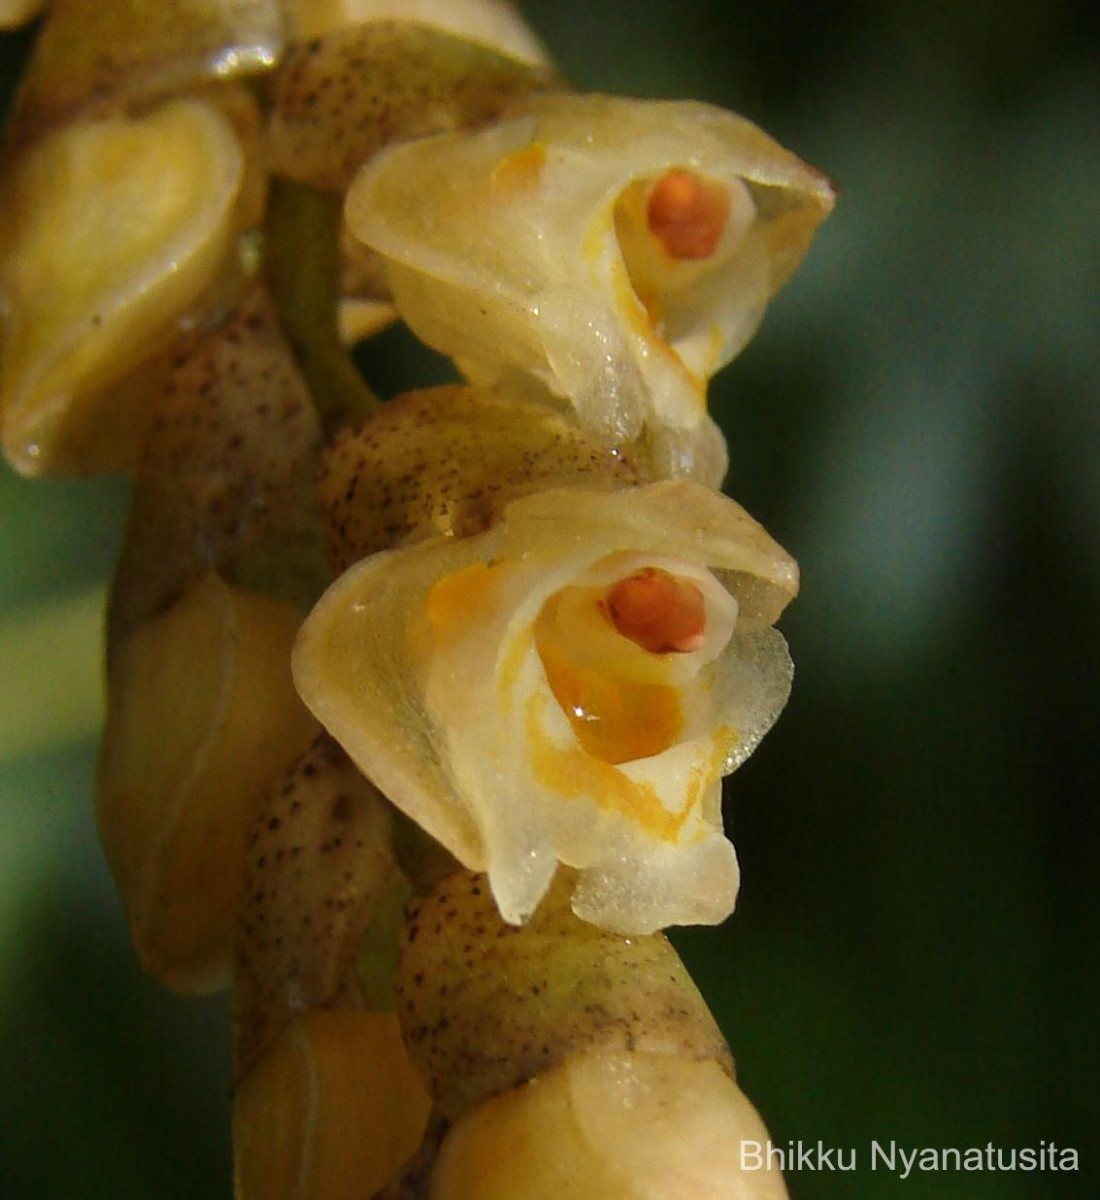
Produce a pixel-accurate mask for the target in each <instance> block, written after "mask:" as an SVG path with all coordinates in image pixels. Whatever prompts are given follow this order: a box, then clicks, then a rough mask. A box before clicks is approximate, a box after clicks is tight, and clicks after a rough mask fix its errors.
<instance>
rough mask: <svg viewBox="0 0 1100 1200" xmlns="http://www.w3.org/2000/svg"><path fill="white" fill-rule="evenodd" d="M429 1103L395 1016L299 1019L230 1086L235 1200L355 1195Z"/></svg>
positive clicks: (377, 1183)
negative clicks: (234, 1089)
mask: <svg viewBox="0 0 1100 1200" xmlns="http://www.w3.org/2000/svg"><path fill="white" fill-rule="evenodd" d="M430 1106H431V1102H430V1101H429V1099H428V1096H427V1094H426V1092H425V1091H424V1087H423V1084H422V1083H421V1082H420V1079H419V1077H418V1076H417V1074H416V1071H415V1070H414V1069H413V1067H412V1066H411V1064H410V1063H409V1060H408V1057H407V1055H406V1053H405V1048H404V1046H403V1045H402V1042H401V1035H400V1032H399V1030H398V1027H397V1019H396V1018H395V1017H393V1016H392V1015H390V1014H385V1013H369V1012H360V1011H357V1010H354V1009H335V1010H325V1009H316V1010H314V1011H312V1012H308V1013H305V1014H304V1015H303V1016H301V1017H298V1018H297V1019H296V1020H295V1021H293V1022H292V1024H291V1025H290V1026H289V1027H288V1029H287V1030H286V1032H285V1033H284V1034H283V1035H282V1037H281V1038H280V1039H279V1040H278V1041H277V1042H276V1043H275V1045H274V1046H273V1047H272V1048H271V1049H270V1050H269V1051H268V1052H267V1053H266V1054H265V1055H264V1056H263V1057H262V1058H261V1059H260V1061H259V1062H258V1063H257V1064H256V1065H255V1067H253V1069H252V1070H251V1071H250V1072H249V1073H248V1074H247V1075H246V1076H245V1078H244V1079H243V1080H242V1081H241V1083H240V1084H239V1086H238V1088H237V1093H236V1096H235V1097H234V1102H233V1147H234V1159H235V1167H234V1174H235V1195H236V1197H237V1200H363V1197H367V1196H373V1195H374V1194H375V1193H376V1192H378V1191H379V1190H380V1189H381V1188H383V1187H385V1186H386V1185H387V1184H388V1183H390V1182H391V1181H392V1180H393V1179H394V1177H395V1176H396V1175H397V1174H398V1172H399V1171H400V1169H401V1167H402V1166H403V1165H404V1163H405V1162H406V1161H408V1159H410V1158H411V1157H412V1156H413V1155H414V1154H415V1153H416V1151H417V1148H418V1147H419V1145H420V1142H421V1139H422V1138H423V1136H424V1130H425V1127H426V1125H427V1120H428V1113H429V1109H430Z"/></svg>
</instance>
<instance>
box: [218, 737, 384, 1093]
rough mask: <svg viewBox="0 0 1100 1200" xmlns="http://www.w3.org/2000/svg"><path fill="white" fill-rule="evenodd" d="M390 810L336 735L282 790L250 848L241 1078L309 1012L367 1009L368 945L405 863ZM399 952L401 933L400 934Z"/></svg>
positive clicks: (238, 975)
mask: <svg viewBox="0 0 1100 1200" xmlns="http://www.w3.org/2000/svg"><path fill="white" fill-rule="evenodd" d="M390 812H391V810H390V809H389V806H388V805H387V804H386V803H385V801H384V800H383V799H382V797H381V796H379V794H378V793H377V791H376V790H375V789H374V788H373V787H372V786H371V785H370V784H369V783H368V782H367V780H365V779H364V778H363V776H362V775H361V774H360V773H359V772H358V771H357V770H356V769H355V767H354V766H352V764H351V763H350V762H349V761H348V759H347V757H346V756H345V755H344V753H343V751H341V750H340V748H339V747H338V746H337V745H336V744H335V743H334V742H332V741H331V739H329V738H327V737H324V736H322V737H320V738H318V739H317V740H316V741H315V742H314V743H313V745H312V746H310V748H309V749H308V750H307V751H306V752H305V754H303V755H302V757H301V758H300V759H299V760H298V761H297V762H296V763H295V764H294V766H293V767H292V769H291V770H290V771H289V772H288V774H287V775H286V776H285V778H284V779H283V780H282V781H281V782H280V783H279V784H277V785H276V786H275V787H274V788H273V789H272V792H271V795H270V797H269V799H268V800H267V802H266V803H265V804H264V806H263V808H262V809H261V811H260V814H259V818H258V820H257V821H256V824H255V826H254V828H253V830H252V832H251V835H250V837H249V842H248V858H247V866H246V868H245V874H244V884H243V888H242V891H243V899H242V902H241V915H240V924H239V928H238V935H237V952H236V964H235V988H236V1005H235V1008H236V1020H235V1025H236V1031H237V1039H236V1041H237V1062H238V1070H239V1071H240V1072H241V1073H243V1072H244V1071H247V1070H248V1068H249V1067H250V1066H251V1064H252V1063H253V1062H254V1061H255V1060H256V1059H257V1058H258V1057H259V1055H260V1054H261V1053H262V1051H263V1050H264V1049H265V1048H266V1047H267V1046H268V1045H269V1044H270V1043H271V1042H272V1041H273V1040H274V1038H275V1037H276V1036H277V1035H278V1033H279V1032H280V1031H281V1030H282V1029H283V1028H284V1027H285V1026H286V1024H287V1023H288V1022H289V1021H290V1020H291V1019H292V1018H293V1017H294V1016H295V1015H297V1014H299V1013H301V1012H304V1011H305V1010H307V1009H310V1008H320V1007H332V1006H334V1005H339V1006H344V1007H362V1003H363V1000H364V997H363V995H362V988H361V986H360V984H359V979H358V974H357V969H356V968H357V962H358V957H359V949H360V945H361V943H362V941H363V938H364V935H365V933H366V931H367V929H368V928H369V927H370V926H371V925H372V923H373V922H374V921H375V918H376V915H377V911H378V909H379V907H380V906H381V905H382V902H383V900H384V899H385V898H386V897H387V895H388V893H390V892H393V891H395V890H400V891H401V893H402V895H404V893H405V891H406V889H405V888H404V887H403V886H402V881H401V878H400V875H399V873H398V871H397V868H396V867H395V866H394V860H393V848H392V833H391V821H390ZM393 953H394V956H396V933H394V934H393Z"/></svg>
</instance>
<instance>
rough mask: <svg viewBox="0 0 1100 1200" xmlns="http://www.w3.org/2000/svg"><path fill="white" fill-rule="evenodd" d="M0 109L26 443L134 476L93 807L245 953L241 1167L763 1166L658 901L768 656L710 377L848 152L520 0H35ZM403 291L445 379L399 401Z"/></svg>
mask: <svg viewBox="0 0 1100 1200" xmlns="http://www.w3.org/2000/svg"><path fill="white" fill-rule="evenodd" d="M34 7H35V6H33V5H29V4H20V3H16V4H15V5H14V6H11V5H9V6H7V8H5V9H3V10H0V19H2V20H5V21H7V22H9V23H14V22H16V21H17V20H19V19H21V18H26V17H28V16H29V15H31V13H32V11H33V9H34ZM4 153H5V157H4V160H3V171H4V175H5V186H4V189H3V193H2V199H0V315H2V320H3V324H2V341H0V396H2V405H3V408H2V413H3V425H2V437H3V446H4V451H5V454H6V455H7V457H8V459H9V461H10V462H11V463H12V464H13V465H14V466H15V467H16V469H17V470H20V471H21V472H23V473H25V474H28V475H37V474H43V473H48V472H61V473H78V474H87V473H93V472H100V471H120V470H121V471H126V472H129V473H131V474H132V476H133V479H134V491H133V501H132V510H131V515H130V519H129V524H128V527H127V531H126V537H125V542H124V547H123V551H122V557H121V562H120V564H119V568H118V571H117V574H116V577H115V581H114V587H113V591H112V596H111V602H110V611H109V614H108V647H107V674H108V684H109V701H108V717H107V726H106V731H105V737H104V743H103V751H102V758H101V769H100V798H99V810H98V817H99V826H100V831H101V835H102V840H103V844H104V848H105V851H106V854H107V857H108V860H109V862H110V865H111V868H112V871H113V873H114V875H115V878H116V880H117V882H118V885H119V888H120V890H121V892H122V896H123V899H124V901H125V904H126V907H127V910H128V913H129V919H130V925H131V932H132V937H133V942H134V946H135V949H136V951H137V953H138V955H139V957H140V959H141V962H142V964H143V966H144V967H145V968H146V970H148V971H149V972H150V973H151V974H152V975H153V976H155V977H156V978H157V979H159V980H161V981H162V982H164V983H165V984H167V985H169V986H171V987H174V988H177V989H179V990H182V991H190V992H199V991H209V990H214V989H217V988H220V987H224V986H231V987H232V988H233V991H234V997H235V1035H236V1064H235V1070H236V1077H237V1084H236V1090H235V1115H234V1141H235V1148H236V1163H237V1165H236V1188H237V1194H238V1196H239V1197H241V1198H242V1200H260V1198H263V1200H269V1198H272V1197H281V1196H286V1197H291V1196H294V1197H316V1198H317V1200H329V1198H336V1197H341V1198H342V1197H348V1198H351V1197H361V1198H364V1200H365V1198H367V1197H372V1196H375V1197H381V1198H387V1197H388V1198H390V1200H397V1198H400V1197H404V1198H406V1200H412V1198H413V1197H431V1198H433V1200H497V1198H500V1200H505V1198H513V1197H514V1198H535V1197H551V1196H554V1197H558V1196H560V1195H568V1196H576V1197H593V1198H595V1197H599V1198H600V1200H605V1198H606V1200H612V1198H622V1200H627V1198H631V1197H637V1198H643V1197H644V1198H646V1200H657V1198H668V1200H671V1198H674V1197H688V1196H691V1197H714V1198H715V1200H717V1198H719V1197H722V1198H728V1197H741V1196H744V1197H773V1196H782V1195H785V1192H784V1187H783V1182H782V1179H781V1178H780V1177H779V1176H778V1175H777V1174H776V1173H774V1172H771V1171H759V1172H755V1173H745V1172H742V1170H741V1167H740V1163H739V1157H738V1153H737V1147H738V1145H739V1142H740V1139H742V1138H746V1137H748V1138H759V1137H760V1136H761V1135H762V1132H763V1128H762V1126H761V1124H760V1121H759V1118H758V1117H757V1116H756V1114H755V1112H754V1111H753V1109H752V1108H751V1106H750V1105H749V1103H748V1101H747V1100H746V1099H745V1097H744V1096H743V1094H742V1093H741V1092H740V1090H739V1089H738V1088H737V1086H736V1084H735V1082H734V1073H733V1062H732V1058H731V1057H730V1054H729V1051H728V1049H727V1047H726V1045H725V1042H724V1040H723V1039H722V1036H721V1034H720V1033H719V1031H718V1029H717V1026H716V1025H715V1023H714V1020H713V1018H712V1017H711V1015H710V1013H709V1012H708V1010H707V1008H706V1005H705V1003H704V1002H703V1000H702V998H701V996H700V995H699V993H698V991H697V990H696V989H695V987H694V986H693V984H692V983H691V980H690V979H689V977H688V976H687V974H686V972H685V970H684V968H683V965H682V964H681V963H680V961H679V959H678V958H677V956H676V954H675V952H674V951H673V949H672V948H671V946H670V944H669V943H668V942H667V940H666V939H665V938H664V936H663V934H662V933H661V932H660V931H661V930H662V929H664V928H666V927H668V926H670V925H682V924H700V923H702V924H713V923H717V922H720V921H722V920H723V919H724V918H725V917H727V916H728V915H729V913H730V912H731V911H732V909H733V907H734V902H735V899H736V895H737V889H738V879H739V876H738V866H737V860H736V857H735V854H734V850H733V847H732V845H731V844H730V843H729V841H728V840H727V839H726V838H725V836H724V833H723V829H722V817H721V791H720V789H721V779H722V777H723V776H724V775H726V774H728V773H729V772H730V771H732V770H734V769H735V768H736V767H737V766H738V765H740V763H741V762H743V761H744V759H745V758H746V757H747V756H748V755H749V754H750V753H751V752H752V750H753V749H754V748H755V746H756V744H757V743H758V742H759V740H760V739H761V737H762V736H763V735H764V734H765V733H766V732H767V730H768V729H769V728H770V727H771V725H772V723H773V722H774V721H775V719H776V718H777V716H778V715H779V712H780V711H781V709H782V708H783V705H784V703H785V702H786V698H787V693H788V690H789V686H790V679H791V665H790V659H789V657H788V654H787V649H786V645H785V642H784V640H783V638H782V637H781V636H780V634H779V633H778V632H777V631H776V629H775V627H774V626H775V621H776V619H777V618H778V617H779V615H780V613H781V612H782V610H783V609H784V607H785V606H786V604H787V603H788V602H789V601H790V600H791V599H792V598H793V597H794V595H795V593H796V591H797V587H798V572H797V567H796V564H795V563H794V561H793V560H792V559H791V557H790V556H789V555H788V554H787V553H786V552H785V551H784V550H783V549H782V548H781V547H780V546H779V545H777V544H776V543H775V542H774V541H773V540H772V539H771V538H770V537H769V535H768V534H767V532H766V531H765V530H764V529H763V528H762V527H761V526H760V525H759V524H757V523H756V522H755V521H754V520H753V519H752V518H751V517H750V516H749V515H748V514H747V513H746V512H745V511H744V510H743V509H742V508H740V507H739V506H738V505H737V504H735V503H734V502H733V501H732V500H730V499H728V498H726V497H725V496H723V495H722V494H721V493H720V492H719V491H718V490H717V488H718V487H719V486H720V484H721V480H722V477H723V475H724V472H725V466H726V453H725V445H724V442H723V439H722V437H721V434H720V433H719V431H718V429H717V427H716V426H715V424H714V423H713V422H712V421H711V419H710V417H709V416H708V414H707V409H706V390H707V383H708V380H709V379H710V377H711V375H712V374H713V373H714V372H715V371H716V370H718V368H720V367H721V366H723V365H724V364H725V363H726V362H728V361H729V360H730V359H731V358H732V357H733V356H734V355H736V354H737V353H738V351H739V350H740V349H741V348H742V347H743V346H744V345H745V343H746V342H747V341H748V339H749V338H750V337H751V336H752V334H753V333H754V331H755V329H756V327H757V325H758V324H759V322H760V319H761V317H762V315H763V312H764V309H765V307H766V305H767V303H768V301H769V299H770V298H771V297H772V296H773V295H774V294H775V292H776V291H777V290H778V289H779V288H780V287H781V286H782V284H783V283H784V282H785V281H786V279H787V277H788V276H789V275H790V273H791V272H792V271H793V269H794V268H795V266H796V265H797V263H798V261H799V260H800V259H801V257H802V256H803V254H804V253H805V251H806V249H807V247H808V244H809V242H810V240H811V238H812V236H813V233H814V230H815V228H816V226H817V225H818V223H819V222H820V221H821V220H822V219H823V218H824V217H825V216H826V215H827V214H828V212H829V210H830V208H831V206H832V202H833V193H832V189H831V187H830V185H829V183H828V182H827V180H825V179H824V177H823V176H821V175H820V174H818V173H817V172H815V171H813V170H812V169H810V168H809V167H807V166H806V165H805V164H803V163H802V162H800V161H799V160H798V159H797V158H795V157H794V156H793V155H791V154H789V153H788V152H787V151H785V150H783V149H782V148H780V147H779V146H778V145H776V144H775V143H774V142H773V141H771V139H769V138H768V137H767V136H766V135H765V134H763V133H762V132H761V131H760V130H759V129H757V128H756V127H754V126H753V125H751V124H750V123H749V122H747V121H745V120H743V119H741V118H739V117H735V116H733V115H731V114H729V113H725V112H721V111H718V110H716V109H714V108H711V107H709V106H707V105H703V104H695V103H672V102H662V103H655V102H643V101H636V100H627V99H621V98H612V97H606V96H585V95H581V94H577V93H575V92H573V91H570V90H569V89H568V88H567V87H566V85H565V83H564V81H563V80H562V79H561V78H560V77H559V76H558V74H557V73H556V72H555V70H554V68H553V66H552V65H551V64H550V62H549V61H548V58H547V56H546V53H545V51H544V49H543V47H542V46H541V44H540V42H539V41H538V39H537V37H536V36H535V35H534V34H533V33H532V32H531V31H530V30H529V29H528V28H527V27H526V25H525V24H524V23H523V22H522V20H521V19H520V17H519V16H518V14H517V13H516V12H515V10H514V9H512V8H511V7H510V6H509V5H507V4H506V3H503V2H502V0H461V2H459V0H451V2H445V0H417V2H413V0H403V2H402V3H401V4H396V3H387V2H386V0H156V2H153V0H148V2H143V3H138V4H134V3H130V2H128V3H122V2H121V0H55V2H54V3H53V4H52V5H51V6H50V7H49V9H48V11H47V14H46V17H45V19H44V21H43V23H42V26H41V30H40V32H39V35H38V40H37V43H36V45H35V48H34V51H33V52H32V55H31V59H30V63H29V67H28V71H27V75H26V78H25V79H24V81H23V85H22V89H21V91H20V93H19V95H18V97H17V101H16V104H15V107H14V111H13V114H12V116H11V120H10V124H9V128H8V133H7V143H6V149H5V152H4ZM396 319H400V320H402V321H404V322H406V323H407V324H408V326H409V327H410V328H411V329H412V330H413V331H414V332H415V333H416V334H417V335H418V336H419V337H420V338H421V339H422V340H423V341H424V342H426V343H427V344H428V345H430V346H432V347H433V348H435V349H436V350H438V351H440V352H442V353H443V354H445V355H447V356H449V357H451V358H452V359H453V360H454V362H455V363H456V364H457V365H458V367H459V368H460V370H461V373H462V375H463V376H464V378H465V382H464V383H463V384H461V385H460V384H454V385H449V386H444V387H435V388H429V389H422V390H418V391H410V392H408V393H406V394H404V395H402V396H399V397H397V398H396V399H393V400H390V401H387V402H385V403H382V402H380V401H379V400H378V399H377V398H376V397H375V396H374V395H373V393H372V392H371V391H370V390H369V388H368V387H367V385H366V384H365V382H364V381H363V380H362V378H361V377H360V376H359V375H358V373H357V372H356V371H355V370H354V368H353V367H352V364H351V363H350V360H349V359H348V358H347V356H346V351H345V344H346V343H349V342H352V341H356V340H359V339H361V338H363V337H367V336H371V335H372V334H373V333H375V332H377V331H378V330H379V329H381V328H383V327H384V326H385V325H386V324H388V323H389V322H391V321H393V320H396Z"/></svg>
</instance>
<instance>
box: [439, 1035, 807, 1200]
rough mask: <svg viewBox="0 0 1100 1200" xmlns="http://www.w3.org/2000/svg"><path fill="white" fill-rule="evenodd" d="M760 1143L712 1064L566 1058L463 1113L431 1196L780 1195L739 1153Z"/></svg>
mask: <svg viewBox="0 0 1100 1200" xmlns="http://www.w3.org/2000/svg"><path fill="white" fill-rule="evenodd" d="M767 1140H768V1131H767V1130H766V1129H765V1128H764V1123H763V1122H762V1121H761V1119H760V1117H759V1115H758V1114H757V1112H756V1110H755V1109H754V1108H753V1107H752V1105H751V1104H750V1103H749V1100H748V1098H747V1097H746V1096H745V1094H744V1092H742V1091H741V1089H740V1088H739V1087H738V1086H737V1084H736V1083H734V1081H733V1080H732V1079H731V1078H730V1077H729V1075H727V1074H726V1073H725V1072H724V1071H723V1070H722V1069H721V1067H720V1066H719V1065H718V1064H717V1063H715V1062H708V1061H697V1060H692V1059H685V1058H678V1057H674V1056H672V1055H669V1054H654V1053H649V1052H644V1051H638V1052H631V1053H623V1052H619V1053H614V1054H608V1053H595V1054H585V1055H581V1056H578V1057H576V1058H571V1059H569V1060H567V1061H566V1062H564V1063H562V1064H561V1065H559V1066H557V1067H555V1068H553V1069H551V1070H549V1071H547V1072H546V1073H545V1074H542V1075H539V1076H538V1077H537V1078H535V1079H534V1080H532V1081H531V1082H530V1083H527V1084H525V1085H523V1086H521V1087H518V1088H516V1089H515V1090H514V1091H511V1092H507V1093H505V1094H504V1095H501V1096H496V1097H495V1098H494V1099H492V1100H489V1101H487V1102H486V1103H485V1104H483V1105H481V1106H480V1107H479V1108H476V1109H474V1110H473V1111H472V1112H470V1113H468V1114H467V1115H466V1116H465V1117H463V1118H462V1120H460V1121H459V1122H458V1123H457V1124H456V1125H455V1126H454V1128H453V1129H452V1130H451V1131H450V1133H449V1135H448V1136H447V1138H446V1140H445V1141H444V1142H443V1146H442V1148H441V1151H440V1154H439V1158H438V1160H437V1163H436V1166H435V1170H434V1172H433V1174H432V1181H431V1187H430V1189H429V1192H428V1196H429V1200H560V1198H561V1197H563V1196H568V1197H569V1200H786V1197H787V1189H786V1187H785V1186H784V1183H783V1176H782V1174H781V1173H780V1172H779V1171H778V1170H776V1169H774V1168H772V1167H771V1166H770V1165H768V1164H766V1163H762V1164H760V1165H754V1161H753V1160H752V1159H751V1157H750V1158H749V1159H748V1160H745V1159H744V1154H743V1148H744V1147H745V1146H748V1145H752V1146H757V1147H759V1146H761V1145H763V1144H764V1143H766V1142H767Z"/></svg>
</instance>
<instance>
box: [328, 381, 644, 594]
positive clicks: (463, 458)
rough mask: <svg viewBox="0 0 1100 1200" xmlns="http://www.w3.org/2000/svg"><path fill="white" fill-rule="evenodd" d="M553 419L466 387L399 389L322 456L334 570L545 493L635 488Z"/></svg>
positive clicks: (611, 462) (463, 533)
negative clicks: (558, 489) (524, 497)
mask: <svg viewBox="0 0 1100 1200" xmlns="http://www.w3.org/2000/svg"><path fill="white" fill-rule="evenodd" d="M638 481H639V476H638V472H637V470H636V468H635V467H634V466H633V465H632V463H631V461H630V460H629V459H628V458H627V457H625V456H623V455H617V454H610V453H608V451H607V450H604V449H602V448H600V447H598V446H596V445H595V444H594V443H592V442H591V441H590V440H589V439H588V438H586V437H585V436H584V435H583V434H582V433H581V432H580V430H578V429H577V427H576V425H574V424H573V423H572V422H570V421H568V420H567V419H566V418H565V417H563V416H562V415H561V414H560V413H556V412H554V411H553V410H552V409H550V408H547V407H546V406H544V405H540V404H531V403H525V402H523V401H514V400H509V399H507V398H505V397H503V396H495V395H489V394H487V393H484V392H477V391H475V390H473V389H472V388H465V387H453V386H448V387H437V388H428V389H425V390H423V391H418V392H407V393H405V395H403V396H398V397H397V398H396V399H394V400H391V401H390V402H389V403H388V404H386V405H384V406H383V407H382V408H381V409H379V411H378V412H377V413H375V414H373V415H372V416H371V417H370V419H369V420H367V421H366V422H365V423H364V424H363V426H362V427H361V428H360V429H358V430H355V431H352V430H345V431H344V432H342V433H341V434H340V435H339V436H338V437H337V438H336V441H335V442H334V443H333V445H332V446H331V447H330V448H329V449H328V450H327V451H326V453H325V455H324V456H323V459H322V470H321V501H322V504H323V506H324V509H325V520H326V532H327V536H328V540H329V545H330V549H331V552H332V557H333V560H334V562H335V564H336V567H337V569H338V570H345V569H346V568H347V567H349V566H351V565H352V564H353V563H356V562H358V561H359V559H361V558H365V557H366V556H367V555H368V554H373V553H375V552H376V551H378V550H384V549H388V548H390V547H393V546H404V545H409V544H411V543H413V542H418V541H422V540H424V539H425V538H438V537H446V538H465V537H469V536H471V535H473V534H478V533H483V532H484V531H485V530H486V529H488V528H489V526H490V525H491V524H492V523H493V521H494V520H495V519H496V518H497V516H498V515H499V514H500V512H501V511H502V510H503V508H504V507H505V505H507V504H508V503H510V502H511V501H512V500H515V499H518V498H519V497H520V496H522V495H526V494H527V493H529V492H535V491H539V490H541V489H543V488H547V487H555V486H565V485H570V484H572V485H574V486H577V485H580V486H585V485H588V486H591V487H593V488H610V487H613V486H623V485H627V484H632V483H637V482H638Z"/></svg>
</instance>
